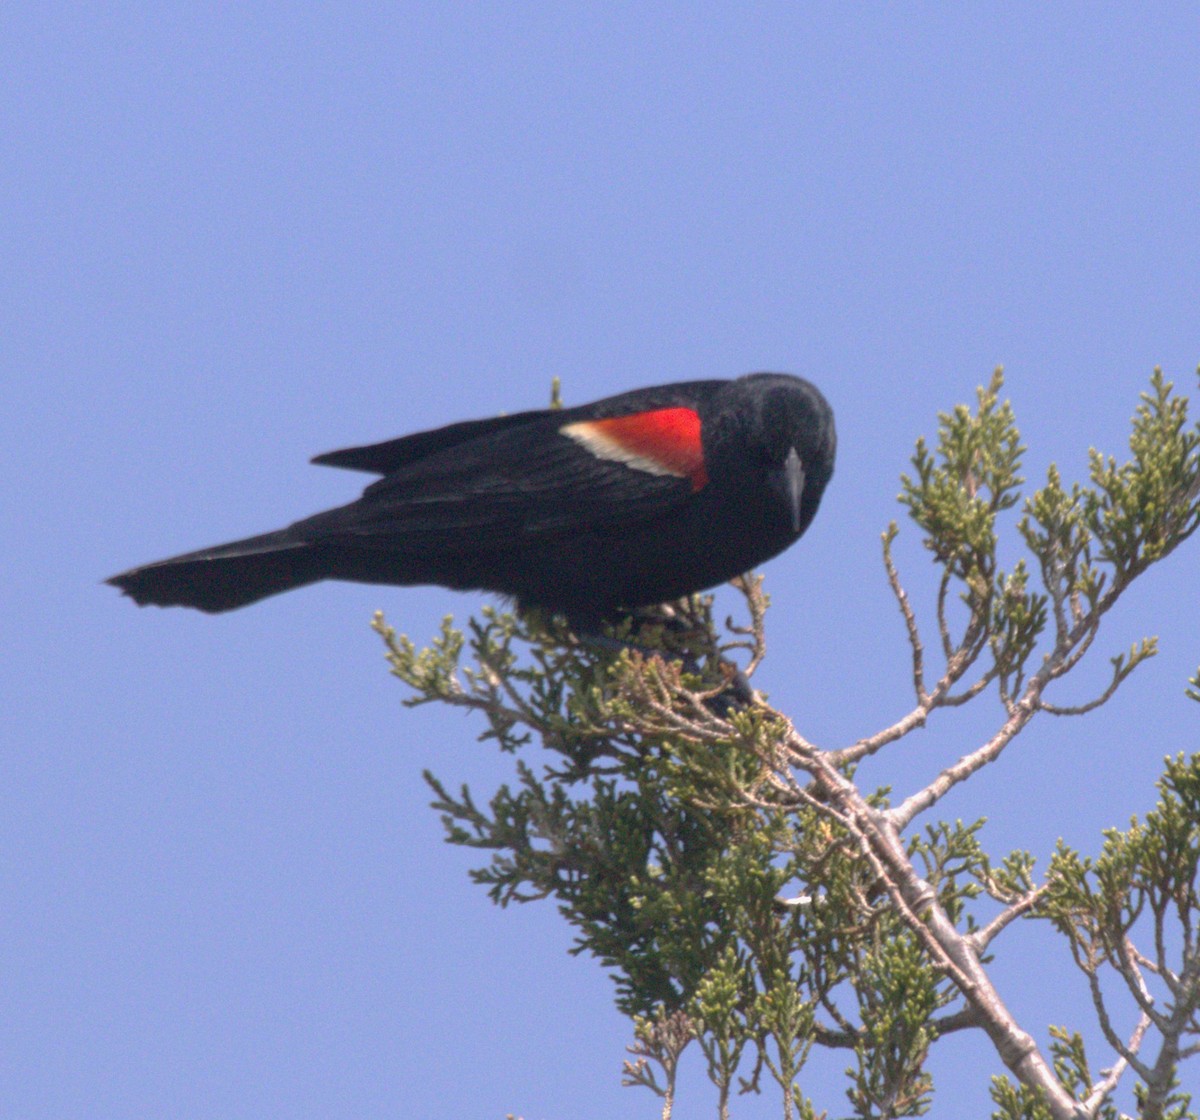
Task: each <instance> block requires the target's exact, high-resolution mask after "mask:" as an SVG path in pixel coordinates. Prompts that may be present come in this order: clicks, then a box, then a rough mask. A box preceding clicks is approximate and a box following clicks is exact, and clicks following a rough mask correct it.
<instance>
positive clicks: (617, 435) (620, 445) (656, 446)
mask: <svg viewBox="0 0 1200 1120" xmlns="http://www.w3.org/2000/svg"><path fill="white" fill-rule="evenodd" d="M559 430H560V431H561V432H562V434H563V435H565V436H567V437H569V438H570V439H573V440H574V441H575V442H576V443H578V444H580V445H581V446H582V447H585V448H587V450H588V451H590V452H591V453H592V454H593V455H595V456H596V457H597V458H599V459H609V460H612V461H615V462H618V463H624V464H625V465H626V466H627V467H632V468H633V469H634V470H638V471H646V472H647V473H649V474H666V475H673V476H674V477H676V478H686V479H689V480H690V481H691V484H692V489H693V490H699V489H700V488H701V487H703V486H704V485H705V484H706V483H707V482H708V474H707V472H706V471H705V469H704V448H703V446H702V444H701V442H700V417H699V416H697V415H696V413H695V411H694V410H692V409H690V408H659V409H655V410H654V411H653V412H635V413H633V414H631V415H629V416H613V417H610V418H609V419H607V420H580V421H578V422H577V423H574V424H567V425H565V426H564V427H562V428H560V429H559Z"/></svg>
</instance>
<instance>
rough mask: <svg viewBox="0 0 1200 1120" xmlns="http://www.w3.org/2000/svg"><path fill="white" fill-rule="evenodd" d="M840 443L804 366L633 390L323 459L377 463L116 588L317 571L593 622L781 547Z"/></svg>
mask: <svg viewBox="0 0 1200 1120" xmlns="http://www.w3.org/2000/svg"><path fill="white" fill-rule="evenodd" d="M835 446H836V438H835V434H834V426H833V414H832V411H831V410H830V408H829V405H828V404H827V403H826V401H825V399H824V397H823V396H822V395H821V394H820V392H819V391H818V390H817V389H816V388H815V387H814V386H813V385H811V384H810V383H809V382H807V381H804V380H803V379H801V378H798V377H792V376H789V375H787V374H769V373H759V374H751V375H749V376H746V377H742V378H739V379H737V380H734V381H692V382H682V383H679V384H673V385H662V386H657V387H654V388H648V389H637V390H634V391H632V392H628V393H622V394H620V395H618V396H614V397H608V398H606V399H604V400H601V401H596V402H594V403H592V404H587V405H581V406H579V407H577V408H566V409H545V410H539V411H533V412H521V413H517V414H514V415H511V416H502V417H497V418H494V419H488V420H475V421H466V422H463V423H457V424H450V425H448V426H447V427H444V428H439V429H436V430H434V431H428V432H419V433H417V434H415V435H410V436H404V437H402V438H400V439H395V440H390V441H388V442H386V443H379V444H373V445H371V446H369V447H356V448H349V449H346V450H343V451H334V452H330V453H329V454H326V455H320V456H318V457H317V458H315V459H314V460H313V462H314V463H320V464H325V465H328V466H336V467H346V468H349V469H353V470H362V471H370V472H373V473H375V474H379V475H382V476H383V477H381V478H380V479H379V480H378V481H376V482H374V483H372V484H371V485H370V486H368V487H367V488H366V490H365V491H364V492H363V495H362V497H361V498H359V499H358V500H357V501H355V502H352V503H350V504H349V505H345V506H340V507H338V508H336V509H331V510H327V511H325V512H323V513H318V514H316V515H315V516H313V517H308V518H305V519H304V520H301V521H297V522H295V523H294V524H292V525H290V526H288V527H287V528H286V529H280V530H278V531H276V532H273V533H265V534H263V535H261V536H256V537H249V538H247V539H245V540H240V541H233V542H230V543H229V544H223V545H218V546H216V547H214V548H206V549H201V550H199V551H197V552H190V553H187V554H185V555H183V556H176V557H173V558H171V559H168V560H162V561H159V562H157V563H154V564H147V565H144V566H142V567H139V568H133V569H131V570H130V571H128V572H123V573H121V574H120V575H117V576H113V577H112V578H111V579H110V580H109V581H108V582H109V583H111V584H113V585H115V586H117V587H119V588H121V589H122V590H123V591H124V592H125V593H126V594H128V595H129V596H131V597H132V598H133V599H134V600H135V601H136V602H138V603H139V604H148V603H153V604H156V605H159V606H188V607H195V608H198V609H199V610H203V611H210V612H219V611H227V610H233V609H234V608H236V607H241V606H245V605H246V604H248V603H253V602H255V601H257V600H259V599H262V598H265V597H266V596H268V595H274V594H277V593H279V592H281V591H287V590H290V589H291V588H294V587H300V586H303V585H305V584H309V583H314V582H316V581H318V580H323V579H344V580H354V581H358V582H363V583H381V584H400V585H409V584H425V583H429V584H441V585H443V586H446V587H452V588H459V589H483V590H488V591H494V592H499V593H501V594H503V595H508V596H512V597H515V598H516V599H517V601H518V602H519V603H520V604H521V605H524V606H538V607H542V608H545V609H547V610H550V611H555V612H560V613H562V614H565V615H566V616H568V617H569V618H570V619H572V620H573V621H576V622H594V621H596V620H599V619H600V618H603V617H606V616H610V615H612V614H614V613H615V612H618V611H620V610H622V609H629V608H634V607H639V606H644V605H648V604H653V603H660V602H665V601H667V600H670V599H675V598H678V597H680V596H682V595H686V594H690V593H691V592H694V591H700V590H703V589H705V588H709V587H713V586H715V585H716V584H719V583H721V582H723V581H725V580H728V579H731V578H732V577H734V576H736V575H739V574H741V573H742V572H745V571H748V570H749V569H750V568H752V567H754V566H755V565H757V564H760V563H762V562H763V561H764V560H767V559H769V558H771V557H772V556H775V555H776V554H778V553H779V552H781V551H783V549H785V548H787V547H788V546H789V545H790V544H792V543H793V542H794V541H795V540H797V539H798V538H799V537H800V536H801V534H802V533H803V532H804V531H805V529H807V527H808V525H809V523H810V522H811V521H812V518H813V516H814V515H815V514H816V512H817V506H818V504H819V503H820V500H821V495H822V493H823V491H824V489H825V486H826V484H827V483H828V481H829V478H830V476H831V474H832V472H833V461H834V452H835Z"/></svg>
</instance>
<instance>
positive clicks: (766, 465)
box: [723, 373, 837, 537]
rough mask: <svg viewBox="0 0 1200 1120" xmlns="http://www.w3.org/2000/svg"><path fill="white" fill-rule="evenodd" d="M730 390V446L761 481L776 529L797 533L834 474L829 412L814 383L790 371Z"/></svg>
mask: <svg viewBox="0 0 1200 1120" xmlns="http://www.w3.org/2000/svg"><path fill="white" fill-rule="evenodd" d="M729 391H730V399H729V401H728V406H731V407H729V411H728V413H727V415H730V416H731V417H736V429H735V431H730V433H729V437H731V438H730V439H729V449H730V451H731V452H733V453H735V454H736V455H737V456H739V457H740V458H741V459H742V463H741V468H742V470H747V469H748V470H750V471H752V472H753V473H754V474H755V475H756V476H757V477H758V478H759V479H760V480H764V479H765V483H766V489H767V492H768V494H769V496H770V501H771V505H772V507H773V508H774V509H775V510H776V511H777V512H778V518H779V523H780V528H781V529H783V530H785V531H788V532H790V533H791V534H792V535H793V536H796V537H798V536H799V535H800V534H801V533H803V532H804V530H805V529H807V528H808V525H809V522H811V521H812V519H813V517H814V516H815V515H816V512H817V506H818V505H819V504H820V501H821V495H822V493H824V490H825V486H826V484H827V483H828V482H829V479H830V478H831V477H832V475H833V460H834V454H835V452H836V449H837V435H836V433H835V430H834V425H833V410H832V409H831V408H830V407H829V404H828V402H827V401H826V400H825V398H824V397H823V396H822V395H821V393H820V391H819V390H818V389H817V388H816V386H814V385H812V384H811V383H809V382H808V381H805V380H804V379H803V378H800V377H793V376H791V375H790V374H783V373H753V374H750V375H748V376H746V377H742V378H739V379H738V380H737V381H734V382H732V383H731V384H730V386H729ZM723 442H724V441H723ZM735 447H736V450H735ZM760 485H761V483H760Z"/></svg>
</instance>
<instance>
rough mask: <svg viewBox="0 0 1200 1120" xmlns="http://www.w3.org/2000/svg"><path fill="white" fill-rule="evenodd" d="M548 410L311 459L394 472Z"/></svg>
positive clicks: (456, 426)
mask: <svg viewBox="0 0 1200 1120" xmlns="http://www.w3.org/2000/svg"><path fill="white" fill-rule="evenodd" d="M549 411H550V410H549V409H536V410H533V411H530V412H517V413H514V414H512V415H511V416H494V417H491V418H490V419H487V420H464V421H462V422H461V423H458V424H447V425H446V426H445V427H444V428H435V429H434V430H433V431H429V432H416V433H414V434H413V435H410V436H401V437H400V438H399V439H389V440H386V441H385V442H383V443H372V444H368V445H366V446H364V447H344V448H342V449H341V450H340V451H327V452H325V454H324V455H317V456H316V457H315V458H313V460H312V462H314V463H316V464H318V465H319V466H323V467H345V468H346V469H347V470H352V471H369V472H371V473H372V474H392V473H393V472H394V471H398V470H401V469H402V468H404V467H407V466H409V465H410V464H412V463H416V462H418V461H419V460H421V459H427V458H429V457H430V456H431V455H436V454H437V453H438V452H439V451H447V450H449V449H450V448H452V447H457V446H459V445H460V444H464V443H470V442H471V441H472V440H477V439H481V438H483V437H485V436H490V435H493V434H494V433H496V432H500V431H503V430H504V429H506V428H515V427H519V426H520V425H522V424H527V423H529V422H530V421H532V420H538V419H540V418H542V417H543V416H546V415H549Z"/></svg>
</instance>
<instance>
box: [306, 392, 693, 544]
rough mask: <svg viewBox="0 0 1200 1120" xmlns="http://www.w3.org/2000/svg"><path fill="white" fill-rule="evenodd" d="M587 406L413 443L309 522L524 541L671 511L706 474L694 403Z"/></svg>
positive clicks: (401, 535)
mask: <svg viewBox="0 0 1200 1120" xmlns="http://www.w3.org/2000/svg"><path fill="white" fill-rule="evenodd" d="M581 413H583V410H562V411H557V412H548V413H544V414H540V415H535V416H532V417H531V418H528V419H527V420H526V421H525V422H523V423H520V424H515V425H502V426H493V427H491V428H487V427H483V428H479V429H477V430H478V431H479V433H480V434H479V435H478V436H476V438H473V439H465V440H455V441H452V442H450V443H449V444H447V445H446V446H442V447H440V448H439V449H438V450H436V451H435V452H434V453H433V454H429V455H427V456H424V457H421V458H418V459H412V458H411V457H410V456H408V455H407V453H406V454H405V463H404V465H403V466H401V467H400V468H399V469H398V470H396V471H394V472H393V473H391V474H389V475H387V476H386V477H385V478H381V479H380V480H379V481H378V482H374V483H372V484H371V485H370V486H368V487H367V489H366V491H365V492H364V494H363V497H362V498H361V499H360V500H359V501H357V502H355V503H353V504H352V505H349V506H343V507H342V508H341V509H339V510H333V511H330V512H329V513H328V514H318V515H317V517H316V518H311V519H309V521H308V522H305V523H302V524H303V525H304V526H305V528H306V530H309V529H311V530H313V531H316V532H318V533H319V534H320V535H321V536H329V535H333V536H339V537H342V538H343V539H352V540H355V541H356V542H357V543H359V544H384V543H386V544H387V546H388V547H397V546H399V545H400V542H404V545H405V546H406V547H420V548H425V549H429V550H433V551H436V550H438V549H440V548H452V549H455V550H462V549H463V548H464V547H467V548H470V547H471V546H472V545H478V546H480V547H487V548H495V547H497V546H501V545H511V546H512V547H514V548H519V547H520V546H521V545H522V543H529V542H531V541H533V540H536V539H538V538H543V539H544V538H549V537H561V536H563V535H566V534H571V533H579V534H585V535H586V534H606V533H614V532H617V533H619V532H622V531H623V530H626V529H628V528H631V527H633V526H635V525H638V524H641V523H643V522H645V521H647V520H650V519H653V518H656V517H662V516H665V515H667V514H669V513H670V512H671V511H672V510H674V509H675V508H676V507H678V506H679V505H681V504H683V503H685V502H687V501H688V500H689V499H690V498H691V497H692V496H693V495H694V494H695V493H696V492H697V491H699V490H701V489H703V487H704V486H705V485H706V484H707V481H708V479H707V475H706V474H705V468H704V455H703V450H702V447H701V442H700V419H699V416H698V415H697V413H696V411H695V410H694V409H693V408H690V407H685V406H679V405H674V406H671V407H667V408H651V409H645V410H643V411H640V412H632V413H625V414H622V415H617V416H600V417H597V416H595V415H593V414H588V413H583V414H582V415H581ZM479 423H480V424H482V425H488V424H489V423H490V422H489V421H481V422H479ZM464 427H465V425H464ZM443 431H445V429H443ZM433 434H434V433H428V435H433ZM417 438H420V437H419V436H418V437H409V439H417ZM397 442H398V443H404V442H406V441H403V440H401V441H397Z"/></svg>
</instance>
